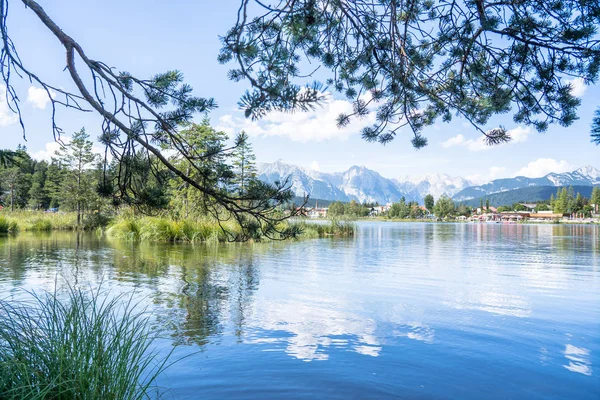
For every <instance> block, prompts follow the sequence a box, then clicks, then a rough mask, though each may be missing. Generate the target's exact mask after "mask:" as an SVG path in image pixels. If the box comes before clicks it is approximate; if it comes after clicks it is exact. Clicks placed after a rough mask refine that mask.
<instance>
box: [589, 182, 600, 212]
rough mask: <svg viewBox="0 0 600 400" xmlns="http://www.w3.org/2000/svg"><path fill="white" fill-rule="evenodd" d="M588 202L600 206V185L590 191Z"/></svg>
mask: <svg viewBox="0 0 600 400" xmlns="http://www.w3.org/2000/svg"><path fill="white" fill-rule="evenodd" d="M590 203H592V204H595V205H596V207H600V187H599V186H596V187H595V188H594V190H593V191H592V195H591V198H590Z"/></svg>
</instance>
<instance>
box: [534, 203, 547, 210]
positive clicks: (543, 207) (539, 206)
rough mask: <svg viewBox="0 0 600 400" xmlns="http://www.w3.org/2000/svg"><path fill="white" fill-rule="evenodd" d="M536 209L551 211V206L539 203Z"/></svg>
mask: <svg viewBox="0 0 600 400" xmlns="http://www.w3.org/2000/svg"><path fill="white" fill-rule="evenodd" d="M535 211H537V212H539V211H551V206H548V204H544V203H539V204H538V205H537V206H536V207H535Z"/></svg>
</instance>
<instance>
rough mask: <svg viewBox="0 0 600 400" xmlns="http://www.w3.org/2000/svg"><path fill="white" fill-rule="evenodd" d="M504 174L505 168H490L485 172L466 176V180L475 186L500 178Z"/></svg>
mask: <svg viewBox="0 0 600 400" xmlns="http://www.w3.org/2000/svg"><path fill="white" fill-rule="evenodd" d="M505 172H506V167H498V166H492V167H490V168H489V169H488V171H487V172H485V173H477V174H473V175H469V176H467V179H468V180H469V181H471V182H473V183H476V184H483V183H487V182H489V181H492V180H494V179H498V178H501V177H502V176H503V175H504V173H505Z"/></svg>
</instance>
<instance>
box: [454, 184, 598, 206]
mask: <svg viewBox="0 0 600 400" xmlns="http://www.w3.org/2000/svg"><path fill="white" fill-rule="evenodd" d="M570 187H572V188H573V191H574V192H575V193H581V195H582V196H584V197H587V198H589V197H590V196H591V195H592V190H593V186H570ZM561 188H562V187H561V186H531V187H526V188H519V189H514V190H508V191H505V192H500V193H493V194H490V195H488V196H485V197H481V198H477V199H471V200H467V201H464V202H463V203H464V204H465V205H467V206H472V207H479V204H480V200H482V201H483V203H484V204H485V202H486V200H489V201H490V205H492V206H494V207H500V206H509V205H512V204H514V203H535V202H538V201H548V200H550V197H551V196H552V195H556V191H557V190H558V189H561Z"/></svg>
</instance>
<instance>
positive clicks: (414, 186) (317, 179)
mask: <svg viewBox="0 0 600 400" xmlns="http://www.w3.org/2000/svg"><path fill="white" fill-rule="evenodd" d="M257 172H258V178H259V179H261V180H263V181H265V182H270V183H273V182H275V181H282V180H284V179H286V178H288V177H289V179H290V183H291V188H292V191H293V192H294V193H295V194H296V195H298V196H303V195H305V194H308V195H310V197H311V198H313V199H323V200H330V201H334V200H340V201H345V202H347V201H351V200H356V201H358V202H361V203H364V202H378V203H380V204H387V203H391V202H396V201H399V200H400V199H401V198H402V197H404V198H405V199H406V200H407V201H411V200H412V201H418V202H419V203H422V202H423V198H424V197H425V196H426V195H427V194H431V195H433V197H434V198H435V199H438V198H439V197H440V196H442V195H446V196H448V197H452V199H453V200H455V201H469V200H471V201H472V200H473V199H478V198H481V197H485V196H489V195H491V194H494V193H501V192H507V191H511V190H515V189H522V188H527V187H531V186H545V187H548V186H551V187H559V186H594V185H600V171H598V170H597V169H596V168H594V167H592V166H585V167H582V168H579V169H576V170H574V171H572V172H565V173H560V174H559V173H550V174H548V175H546V176H544V177H541V178H527V177H523V176H517V177H515V178H504V179H496V180H493V181H491V182H488V183H486V184H484V185H475V184H474V183H473V182H470V181H468V180H467V179H464V178H461V177H451V176H449V175H446V174H430V175H425V176H422V177H412V176H403V177H399V178H396V179H389V178H385V177H383V176H381V175H380V174H379V173H378V172H376V171H373V170H371V169H368V168H366V167H364V166H352V167H350V168H349V169H348V170H346V171H344V172H334V173H325V172H320V171H315V170H311V169H306V168H301V167H298V166H295V165H291V164H286V163H284V162H283V161H281V160H279V161H276V162H274V163H261V164H258V165H257Z"/></svg>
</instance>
